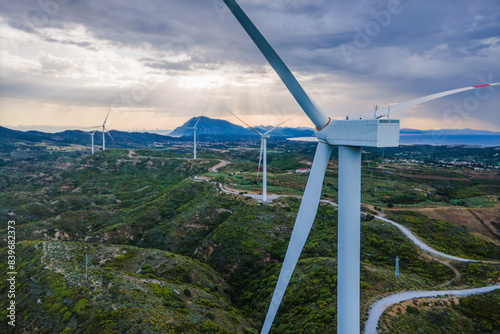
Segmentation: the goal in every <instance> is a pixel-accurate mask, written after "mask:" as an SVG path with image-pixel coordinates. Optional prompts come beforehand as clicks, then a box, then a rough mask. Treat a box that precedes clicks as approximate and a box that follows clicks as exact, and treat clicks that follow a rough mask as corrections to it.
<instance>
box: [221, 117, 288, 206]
mask: <svg viewBox="0 0 500 334" xmlns="http://www.w3.org/2000/svg"><path fill="white" fill-rule="evenodd" d="M228 111H229V112H230V113H231V115H233V116H234V117H236V118H237V119H239V120H240V122H242V123H243V124H245V125H246V126H248V127H249V128H250V129H252V130H253V132H255V133H256V134H257V135H259V136H260V154H259V167H258V168H257V177H256V178H255V181H257V179H258V178H259V172H260V165H261V162H262V202H264V203H265V202H267V140H268V139H269V138H270V137H271V136H270V135H269V133H271V132H272V131H274V130H275V129H276V128H277V127H278V126H280V125H282V124H284V123H285V122H288V121H289V120H290V119H287V120H286V121H283V122H281V123H280V124H278V125H276V126H274V127H272V128H271V129H270V130H268V131H266V132H264V133H260V132H259V131H257V130H256V129H255V128H253V127H251V126H250V125H248V124H247V123H246V122H245V121H243V120H242V119H241V118H239V117H238V116H236V115H235V114H234V113H233V112H231V111H230V110H228Z"/></svg>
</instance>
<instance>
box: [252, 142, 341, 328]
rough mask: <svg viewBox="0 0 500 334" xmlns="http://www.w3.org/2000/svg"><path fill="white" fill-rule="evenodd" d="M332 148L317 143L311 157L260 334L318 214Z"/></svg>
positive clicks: (269, 321) (273, 312) (270, 319)
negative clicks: (314, 152)
mask: <svg viewBox="0 0 500 334" xmlns="http://www.w3.org/2000/svg"><path fill="white" fill-rule="evenodd" d="M332 148H333V147H332V146H330V145H328V144H325V143H321V142H320V143H318V146H317V148H316V154H315V155H314V161H313V164H312V166H311V173H310V174H309V179H308V180H307V185H306V190H305V192H304V196H303V197H302V202H301V203H300V208H299V213H298V215H297V219H296V220H295V226H294V227H293V232H292V237H291V238H290V243H289V244H288V249H287V251H286V255H285V260H284V261H283V266H282V267H281V272H280V276H279V278H278V283H277V284H276V288H275V289H274V294H273V298H272V300H271V304H270V305H269V309H268V311H267V315H266V320H265V322H264V325H263V327H262V331H261V334H267V333H269V330H270V329H271V325H272V324H273V320H274V317H275V316H276V312H277V311H278V307H279V305H280V303H281V300H282V299H283V295H284V294H285V290H286V288H287V286H288V283H289V282H290V278H291V277H292V273H293V271H294V269H295V266H296V264H297V261H298V260H299V257H300V253H301V252H302V248H304V244H305V243H306V240H307V236H308V235H309V231H311V227H312V224H313V222H314V218H315V217H316V212H317V211H318V205H319V200H320V196H321V188H322V185H323V179H324V177H325V173H326V168H327V166H328V160H329V159H330V155H331V153H332Z"/></svg>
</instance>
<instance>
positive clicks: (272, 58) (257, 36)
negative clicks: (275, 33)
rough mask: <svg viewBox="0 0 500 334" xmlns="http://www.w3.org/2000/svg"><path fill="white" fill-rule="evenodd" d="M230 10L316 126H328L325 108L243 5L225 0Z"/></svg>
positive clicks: (233, 0) (232, 0)
mask: <svg viewBox="0 0 500 334" xmlns="http://www.w3.org/2000/svg"><path fill="white" fill-rule="evenodd" d="M224 2H225V3H226V5H227V7H228V8H229V10H230V11H231V12H232V13H233V15H234V17H235V18H236V19H237V20H238V22H239V23H240V24H241V26H242V27H243V29H245V31H246V32H247V34H248V35H249V36H250V38H251V39H252V40H253V41H254V43H255V44H256V45H257V47H258V48H259V50H260V51H261V52H262V54H263V55H264V57H265V58H266V59H267V61H268V62H269V64H271V66H272V68H273V69H274V70H275V71H276V73H277V74H278V75H279V77H280V78H281V80H282V81H283V83H284V84H285V86H286V87H287V88H288V90H289V91H290V93H292V95H293V97H294V98H295V100H296V101H297V102H298V104H299V105H300V107H301V108H302V109H303V110H304V112H305V113H306V114H307V116H308V117H309V118H310V119H311V121H312V122H313V123H314V125H315V126H316V128H318V129H321V128H323V127H324V126H326V125H327V124H328V123H329V121H330V119H329V118H328V117H327V116H326V115H325V113H324V112H323V110H321V108H319V107H318V105H316V103H314V101H313V100H312V99H311V98H310V97H309V95H307V93H306V92H305V91H304V89H303V88H302V87H301V86H300V84H299V82H298V81H297V79H296V78H295V77H294V76H293V74H292V72H291V71H290V70H289V69H288V67H287V66H286V65H285V63H284V62H283V60H281V58H280V57H279V56H278V54H277V53H276V51H274V49H273V48H272V46H271V45H270V44H269V43H268V42H267V40H266V39H265V38H264V36H262V34H261V33H260V31H259V30H258V29H257V28H256V27H255V25H254V24H253V23H252V21H250V19H249V18H248V16H247V15H246V14H245V13H244V12H243V10H242V9H241V7H240V6H239V5H238V4H237V3H236V1H235V0H224Z"/></svg>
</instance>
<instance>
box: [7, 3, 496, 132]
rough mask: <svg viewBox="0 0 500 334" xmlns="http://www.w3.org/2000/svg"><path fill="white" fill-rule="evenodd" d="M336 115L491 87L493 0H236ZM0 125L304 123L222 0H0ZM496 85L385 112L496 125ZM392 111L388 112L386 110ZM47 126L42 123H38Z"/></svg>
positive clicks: (412, 123)
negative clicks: (199, 119) (201, 120)
mask: <svg viewBox="0 0 500 334" xmlns="http://www.w3.org/2000/svg"><path fill="white" fill-rule="evenodd" d="M239 4H240V5H241V6H242V7H243V9H244V10H245V11H246V13H247V14H248V16H249V17H250V18H251V19H252V20H253V22H254V23H255V24H256V26H257V27H258V28H259V29H260V30H261V32H262V33H263V34H264V35H265V36H266V38H267V39H268V41H269V42H270V43H271V45H273V47H274V48H275V49H276V51H277V52H278V54H280V56H281V57H282V58H283V60H284V61H285V62H286V63H287V65H288V66H289V67H290V69H291V70H292V72H293V73H294V74H295V75H296V77H297V78H298V80H299V82H300V83H301V84H302V86H303V87H304V89H305V90H306V91H307V93H308V94H309V95H310V96H311V97H312V98H313V99H314V100H315V101H316V103H317V104H318V105H320V106H321V107H322V109H323V110H324V111H325V112H326V113H327V114H328V115H330V116H332V117H333V118H337V119H343V118H345V116H346V115H353V114H357V113H363V112H367V111H370V110H372V109H373V106H374V105H379V106H381V107H382V106H387V105H390V104H392V103H397V102H403V101H406V100H409V99H413V98H416V97H419V96H423V95H427V94H432V93H436V92H440V91H444V90H449V89H454V88H460V87H464V86H470V85H479V84H483V83H485V82H500V60H499V59H500V2H499V1H497V0H478V1H469V0H441V1H431V0H428V1H427V0H419V1H417V0H413V1H412V0H401V1H398V0H381V1H378V0H373V1H349V2H347V1H332V0H275V1H268V0H239ZM0 35H1V36H2V38H1V45H0V125H2V126H7V127H11V128H18V129H19V128H20V129H28V128H30V129H44V130H50V129H53V130H54V129H57V130H59V129H63V128H83V127H86V126H94V125H97V124H100V123H102V121H103V119H104V117H105V115H106V113H107V111H108V110H110V109H111V110H112V112H111V115H110V117H109V121H108V124H109V128H110V129H117V130H143V129H156V128H159V129H173V128H175V127H177V126H179V125H181V124H183V123H184V122H185V121H186V120H188V119H189V118H190V117H193V116H197V115H199V114H201V113H203V112H205V115H206V116H209V117H213V118H222V119H227V120H229V121H232V122H234V123H238V121H237V120H236V119H235V118H234V117H232V116H231V115H230V114H229V113H228V112H227V109H230V110H232V111H233V112H235V113H237V114H239V115H240V116H241V117H242V118H244V119H245V120H246V121H247V123H250V124H252V125H260V124H265V125H272V124H277V123H279V122H280V121H282V120H284V119H285V118H287V117H290V116H293V119H292V120H291V121H290V122H289V123H288V125H289V126H308V127H311V126H312V123H311V122H310V121H309V120H308V119H307V118H306V117H305V116H304V114H303V112H302V111H301V110H300V108H299V106H298V105H297V103H296V102H295V100H294V99H293V98H292V96H291V95H290V94H289V92H288V91H287V90H286V88H285V86H284V85H283V84H282V83H281V81H280V80H279V78H278V77H277V75H276V74H275V73H274V71H273V70H272V69H271V67H270V66H269V65H268V64H267V62H266V61H265V59H264V58H263V56H262V55H261V54H260V53H259V51H258V49H257V48H256V47H255V45H254V44H253V43H252V41H251V40H250V39H249V37H248V36H247V35H246V33H245V32H244V31H243V29H242V28H241V27H240V26H239V24H238V23H237V21H236V20H235V19H234V17H233V16H232V14H231V13H230V12H229V11H228V10H227V9H226V8H225V6H224V4H223V2H222V1H221V0H148V1H140V2H135V1H124V0H107V1H97V0H39V1H31V0H16V1H8V0H0ZM499 109H500V86H497V87H495V89H493V88H491V87H490V88H489V89H488V88H481V90H478V91H472V92H471V91H469V92H465V93H461V94H458V95H455V96H450V97H445V98H443V99H441V100H436V101H434V102H429V103H427V104H424V105H421V106H418V107H414V108H412V109H409V110H407V111H404V112H401V113H400V114H396V115H397V117H398V118H400V119H401V123H402V127H406V128H418V129H438V128H472V129H482V130H493V131H500V116H499V111H500V110H499ZM396 115H394V117H396ZM47 126H50V127H52V128H49V127H47Z"/></svg>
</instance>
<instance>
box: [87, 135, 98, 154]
mask: <svg viewBox="0 0 500 334" xmlns="http://www.w3.org/2000/svg"><path fill="white" fill-rule="evenodd" d="M96 131H97V130H95V131H94V132H91V133H89V135H90V136H91V137H92V154H94V134H95V132H96Z"/></svg>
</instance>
